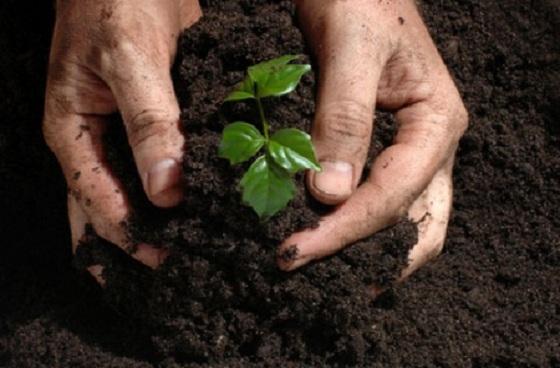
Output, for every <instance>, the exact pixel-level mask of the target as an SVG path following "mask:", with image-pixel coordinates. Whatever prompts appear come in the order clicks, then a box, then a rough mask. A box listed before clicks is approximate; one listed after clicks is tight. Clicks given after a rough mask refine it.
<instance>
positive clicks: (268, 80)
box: [248, 55, 311, 97]
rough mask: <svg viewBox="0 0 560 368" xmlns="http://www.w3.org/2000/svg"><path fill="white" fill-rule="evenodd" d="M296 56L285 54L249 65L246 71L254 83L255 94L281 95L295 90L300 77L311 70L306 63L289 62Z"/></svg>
mask: <svg viewBox="0 0 560 368" xmlns="http://www.w3.org/2000/svg"><path fill="white" fill-rule="evenodd" d="M297 58H298V56H296V55H285V56H281V57H279V58H276V59H273V60H269V61H265V62H262V63H260V64H257V65H254V66H252V67H250V68H249V69H248V73H249V77H250V78H251V80H252V81H253V82H254V83H255V84H256V92H257V96H258V97H269V96H282V95H285V94H288V93H290V92H292V91H293V90H295V89H296V87H297V85H298V84H299V81H300V80H301V77H302V76H303V75H304V74H305V73H307V72H308V71H310V70H311V66H310V65H308V64H289V63H290V62H291V61H293V60H295V59H297Z"/></svg>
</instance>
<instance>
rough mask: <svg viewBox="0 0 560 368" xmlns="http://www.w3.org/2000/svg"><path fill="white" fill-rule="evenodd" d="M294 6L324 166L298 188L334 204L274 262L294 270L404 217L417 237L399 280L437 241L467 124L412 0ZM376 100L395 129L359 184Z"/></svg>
mask: <svg viewBox="0 0 560 368" xmlns="http://www.w3.org/2000/svg"><path fill="white" fill-rule="evenodd" d="M296 4H297V7H298V11H299V15H300V21H301V25H302V28H303V30H304V32H305V34H306V36H307V39H308V42H309V43H310V45H311V47H312V49H313V50H314V52H315V54H316V57H317V60H318V64H319V76H320V79H319V89H318V101H317V111H316V114H315V121H314V124H313V130H312V137H313V141H314V144H315V147H316V150H317V156H318V159H319V161H320V162H321V166H322V168H323V171H322V172H320V173H315V172H309V173H308V176H307V184H308V188H309V190H310V191H311V193H312V194H313V195H314V196H315V197H316V198H317V199H318V200H319V201H321V202H323V203H326V204H332V205H338V206H337V207H336V209H335V210H334V211H333V212H332V213H331V214H329V215H327V216H326V217H324V218H323V219H322V220H321V221H320V225H319V227H317V228H316V229H309V230H304V231H302V232H299V233H296V234H293V235H292V236H290V237H289V238H288V239H286V240H285V241H284V243H283V244H282V245H281V246H280V249H279V254H283V253H284V252H286V251H287V250H290V252H291V253H295V254H296V256H295V257H278V264H279V266H280V268H282V269H283V270H286V271H290V270H294V269H296V268H298V267H301V266H303V265H305V264H307V263H308V262H310V261H312V260H316V259H320V258H322V257H325V256H328V255H330V254H333V253H335V252H337V251H338V250H340V249H342V248H343V247H345V246H346V245H348V244H351V243H353V242H355V241H357V240H359V239H361V238H364V237H367V236H369V235H371V234H373V233H375V232H377V231H379V230H381V229H383V228H385V227H387V226H389V225H391V224H393V223H395V222H396V221H397V220H398V219H400V218H402V217H403V216H405V215H408V217H409V218H410V219H411V220H412V221H414V222H418V232H419V233H418V243H417V244H416V245H415V246H414V247H413V248H412V250H411V251H410V254H409V265H408V267H407V268H406V269H405V270H403V272H402V273H401V275H400V279H403V278H406V277H407V276H409V275H410V274H411V273H412V272H414V271H415V270H416V269H418V268H419V267H420V266H422V265H423V264H424V263H426V262H427V261H428V260H430V259H431V258H433V257H435V256H437V255H438V254H439V253H440V252H441V249H442V247H443V243H444V240H445V235H446V231H447V224H448V220H449V215H450V211H451V203H452V179H451V175H452V168H453V161H454V155H455V151H456V148H457V144H458V141H459V139H460V137H461V136H462V134H463V133H464V131H465V129H466V128H467V125H468V116H467V112H466V110H465V107H464V106H463V103H462V100H461V97H460V95H459V93H458V91H457V89H456V87H455V85H454V83H453V81H452V79H451V77H450V75H449V72H448V71H447V68H446V67H445V65H444V63H443V60H442V59H441V57H440V56H439V54H438V51H437V49H436V47H435V45H434V44H433V42H432V40H431V37H430V35H429V33H428V31H427V29H426V26H425V25H424V23H423V21H422V19H421V17H420V15H419V13H418V10H417V9H416V6H415V4H414V1H412V0H400V1H388V2H380V1H370V0H347V1H336V0H332V1H324V0H299V1H297V0H296ZM376 105H377V106H378V107H379V108H382V109H386V110H389V111H392V112H393V113H394V114H395V118H396V120H397V123H398V133H397V134H396V136H395V139H394V142H393V144H392V145H391V146H390V147H388V148H387V149H385V150H384V151H383V152H382V153H381V154H380V155H379V156H378V157H377V158H376V160H375V162H374V163H373V165H372V169H371V173H370V175H369V177H368V178H367V179H366V180H365V181H364V182H363V183H362V184H361V185H359V186H358V184H359V181H360V178H361V176H362V170H363V167H364V164H365V161H366V156H367V153H368V148H369V144H370V137H371V134H372V128H373V120H374V111H375V106H376ZM294 245H296V246H297V251H296V252H294V248H293V247H294Z"/></svg>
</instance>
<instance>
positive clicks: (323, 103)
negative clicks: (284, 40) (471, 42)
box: [307, 2, 387, 204]
mask: <svg viewBox="0 0 560 368" xmlns="http://www.w3.org/2000/svg"><path fill="white" fill-rule="evenodd" d="M341 3H342V2H338V4H341ZM365 13H367V12H364V14H361V15H359V16H358V18H356V11H355V9H353V5H352V4H348V5H344V4H343V5H340V6H339V7H332V8H329V9H328V10H327V11H326V13H325V16H324V17H320V18H319V19H321V21H320V22H319V25H317V26H316V27H315V28H313V29H311V30H308V33H311V39H312V41H313V43H314V44H317V45H318V46H317V47H316V50H315V51H316V54H317V59H318V63H319V72H320V80H319V90H318V100H317V109H316V114H315V119H314V123H313V129H312V137H313V143H314V145H315V149H316V152H317V157H318V160H319V161H320V164H321V168H322V171H320V172H315V171H310V172H309V173H308V178H307V179H308V187H309V190H310V191H311V193H312V194H313V195H314V196H315V197H316V198H317V199H318V200H320V201H321V202H323V203H326V204H337V203H341V202H342V201H344V200H346V199H347V198H348V197H349V196H350V195H351V194H352V192H353V191H354V190H355V189H356V187H357V185H358V183H359V181H360V178H361V175H362V170H363V167H364V163H365V160H366V156H367V152H368V148H369V144H370V139H371V133H372V129H373V119H374V111H375V101H376V91H377V85H378V81H379V78H380V75H381V70H382V67H383V65H384V63H385V60H386V58H387V53H386V51H385V48H384V47H383V46H382V45H380V44H379V43H378V42H377V37H376V34H377V31H375V30H374V29H372V28H371V24H375V23H374V22H373V21H372V20H371V19H369V15H368V14H365ZM311 16H312V17H315V18H317V16H315V15H311Z"/></svg>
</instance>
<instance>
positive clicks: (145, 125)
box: [102, 46, 184, 207]
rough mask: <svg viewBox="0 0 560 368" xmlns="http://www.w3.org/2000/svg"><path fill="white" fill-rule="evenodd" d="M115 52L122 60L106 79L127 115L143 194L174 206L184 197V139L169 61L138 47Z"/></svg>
mask: <svg viewBox="0 0 560 368" xmlns="http://www.w3.org/2000/svg"><path fill="white" fill-rule="evenodd" d="M115 54H116V57H119V58H121V60H115V61H114V63H112V64H110V66H108V67H107V68H106V69H105V70H104V71H102V75H104V79H105V81H106V82H107V84H108V85H109V87H110V88H111V90H112V92H113V94H114V95H115V98H116V100H117V104H118V106H119V109H120V111H121V113H122V115H123V118H124V121H125V125H126V129H127V133H128V140H129V143H130V146H131V147H132V151H133V153H134V159H135V161H136V166H137V168H138V171H139V174H140V177H141V178H142V183H143V185H144V190H145V192H146V194H147V196H148V198H149V199H150V200H151V201H152V202H153V203H154V204H155V205H157V206H160V207H172V206H175V205H177V204H178V203H179V202H180V201H181V199H182V196H183V188H182V183H181V172H182V170H181V161H182V157H183V148H184V147H183V146H184V137H183V135H182V133H181V131H180V121H179V106H178V104H177V99H176V97H175V93H174V91H173V84H172V82H171V76H170V71H169V69H170V65H169V64H168V61H167V58H163V59H164V60H165V61H162V62H156V61H155V60H157V58H156V57H149V56H148V54H147V53H146V52H144V51H141V50H140V49H138V48H137V47H135V46H130V47H126V48H124V51H123V52H117V53H115Z"/></svg>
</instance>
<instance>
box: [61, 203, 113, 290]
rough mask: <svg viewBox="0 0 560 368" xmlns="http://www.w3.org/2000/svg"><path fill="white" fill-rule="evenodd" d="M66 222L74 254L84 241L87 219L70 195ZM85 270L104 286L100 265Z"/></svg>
mask: <svg viewBox="0 0 560 368" xmlns="http://www.w3.org/2000/svg"><path fill="white" fill-rule="evenodd" d="M68 220H69V221H70V233H71V235H72V253H74V254H75V253H76V249H77V248H78V245H79V244H80V242H81V241H83V240H84V237H85V233H86V225H87V223H88V217H87V215H86V213H85V212H84V211H83V210H82V209H81V207H80V205H79V204H78V202H77V201H76V199H75V198H74V197H72V196H71V195H69V196H68ZM87 270H88V272H89V273H90V274H91V275H92V276H93V278H94V279H95V281H97V283H98V284H99V285H101V286H105V284H106V281H105V278H103V267H102V266H101V265H92V266H89V267H88V268H87Z"/></svg>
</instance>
